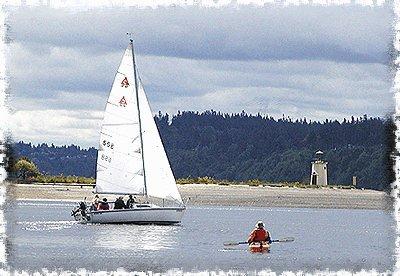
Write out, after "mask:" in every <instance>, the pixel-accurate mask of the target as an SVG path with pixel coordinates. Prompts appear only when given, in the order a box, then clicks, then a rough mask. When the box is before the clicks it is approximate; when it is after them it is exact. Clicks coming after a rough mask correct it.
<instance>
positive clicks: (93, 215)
mask: <svg viewBox="0 0 400 276" xmlns="http://www.w3.org/2000/svg"><path fill="white" fill-rule="evenodd" d="M184 211H185V208H184V207H153V206H150V207H139V208H132V209H118V210H107V211H92V212H90V213H89V214H88V215H89V222H91V223H134V224H176V223H180V222H181V220H182V217H183V213H184Z"/></svg>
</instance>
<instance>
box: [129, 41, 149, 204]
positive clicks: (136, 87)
mask: <svg viewBox="0 0 400 276" xmlns="http://www.w3.org/2000/svg"><path fill="white" fill-rule="evenodd" d="M129 41H130V44H131V47H132V59H133V74H134V77H135V93H136V105H137V110H138V118H139V136H140V145H141V149H142V151H141V152H142V166H143V182H144V195H145V197H146V201H147V184H146V170H145V168H144V150H143V135H142V121H141V120H140V108H139V92H138V83H137V79H138V78H137V73H136V63H135V53H134V50H133V39H132V38H130V39H129Z"/></svg>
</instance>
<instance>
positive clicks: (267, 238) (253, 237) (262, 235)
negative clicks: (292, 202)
mask: <svg viewBox="0 0 400 276" xmlns="http://www.w3.org/2000/svg"><path fill="white" fill-rule="evenodd" d="M247 242H248V243H249V244H251V243H255V242H258V243H261V242H267V243H271V235H270V234H269V232H268V231H267V230H266V229H265V226H264V223H263V222H262V221H261V220H259V221H258V222H257V224H256V228H255V229H254V230H253V231H252V232H251V233H250V236H249V238H248V239H247Z"/></svg>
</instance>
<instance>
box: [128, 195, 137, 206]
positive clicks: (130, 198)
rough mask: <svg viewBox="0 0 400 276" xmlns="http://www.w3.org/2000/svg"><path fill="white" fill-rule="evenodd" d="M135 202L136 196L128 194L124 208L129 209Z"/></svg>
mask: <svg viewBox="0 0 400 276" xmlns="http://www.w3.org/2000/svg"><path fill="white" fill-rule="evenodd" d="M135 203H136V197H133V196H132V195H129V198H128V200H127V201H126V208H127V209H131V208H133V206H134V205H135Z"/></svg>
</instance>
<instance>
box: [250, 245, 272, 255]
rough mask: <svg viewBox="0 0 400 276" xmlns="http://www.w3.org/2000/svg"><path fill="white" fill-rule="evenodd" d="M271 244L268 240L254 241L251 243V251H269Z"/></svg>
mask: <svg viewBox="0 0 400 276" xmlns="http://www.w3.org/2000/svg"><path fill="white" fill-rule="evenodd" d="M270 246H271V245H270V244H268V243H266V242H262V243H261V242H253V243H251V244H250V245H249V250H250V252H253V253H256V252H261V253H262V252H269V248H270Z"/></svg>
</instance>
